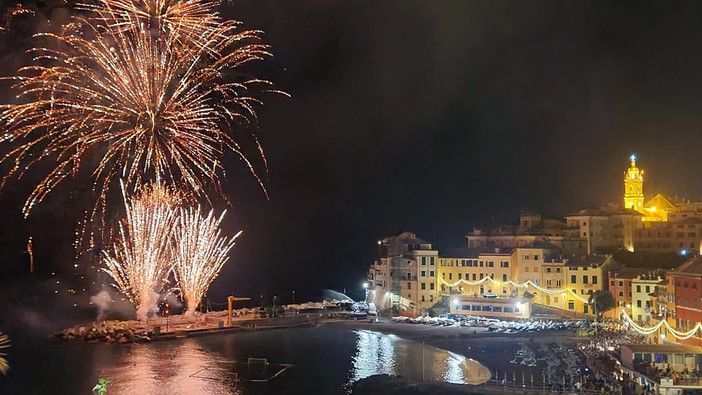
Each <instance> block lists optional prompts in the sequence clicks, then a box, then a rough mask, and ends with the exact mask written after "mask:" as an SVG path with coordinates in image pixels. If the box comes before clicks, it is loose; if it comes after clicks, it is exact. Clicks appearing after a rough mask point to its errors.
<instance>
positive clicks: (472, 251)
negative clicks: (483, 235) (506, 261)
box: [440, 247, 514, 259]
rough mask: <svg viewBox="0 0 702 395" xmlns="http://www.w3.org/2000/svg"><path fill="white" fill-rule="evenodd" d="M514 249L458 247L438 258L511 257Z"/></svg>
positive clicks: (448, 250) (450, 249)
mask: <svg viewBox="0 0 702 395" xmlns="http://www.w3.org/2000/svg"><path fill="white" fill-rule="evenodd" d="M512 251H514V248H509V247H476V248H468V247H459V248H449V249H447V250H446V251H445V252H442V253H441V254H440V256H441V257H442V258H470V259H476V258H478V257H479V256H480V255H495V254H500V255H511V254H512Z"/></svg>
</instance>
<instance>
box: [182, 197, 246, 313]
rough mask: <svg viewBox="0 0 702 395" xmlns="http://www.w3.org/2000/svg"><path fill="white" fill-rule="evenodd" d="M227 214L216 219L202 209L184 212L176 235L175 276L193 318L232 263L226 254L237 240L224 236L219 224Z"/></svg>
mask: <svg viewBox="0 0 702 395" xmlns="http://www.w3.org/2000/svg"><path fill="white" fill-rule="evenodd" d="M224 214H225V213H222V215H220V216H219V218H218V217H215V215H214V211H210V212H209V214H207V216H203V215H202V214H201V213H200V209H199V208H198V209H193V208H190V209H181V210H180V214H179V216H178V220H177V222H176V226H175V230H174V235H173V258H174V266H173V272H174V274H175V277H176V281H177V282H178V287H179V288H180V291H181V294H182V296H183V299H185V302H186V303H187V305H188V310H187V314H192V313H194V312H195V309H196V308H197V306H198V305H199V304H200V300H201V298H202V296H204V295H205V293H206V292H207V288H208V287H209V286H210V283H212V281H213V280H214V279H215V277H217V274H219V271H220V270H221V269H222V266H223V265H224V264H225V263H226V262H227V260H228V259H229V258H228V256H227V254H228V253H229V250H231V248H232V247H233V246H234V241H235V240H236V238H237V237H239V235H241V233H242V232H241V231H239V233H237V234H236V235H235V236H234V237H226V236H222V234H221V233H222V232H221V229H220V224H221V223H222V219H223V218H224Z"/></svg>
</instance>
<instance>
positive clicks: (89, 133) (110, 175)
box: [0, 0, 270, 226]
mask: <svg viewBox="0 0 702 395" xmlns="http://www.w3.org/2000/svg"><path fill="white" fill-rule="evenodd" d="M217 4H218V2H217V1H206V0H199V1H196V0H103V1H102V2H100V3H99V4H98V5H96V6H93V5H86V4H83V5H81V6H80V7H81V8H82V9H83V10H87V12H89V13H90V16H88V17H74V19H73V21H72V23H70V24H68V25H67V26H65V27H64V31H63V32H62V34H51V33H46V34H41V35H40V36H42V37H43V38H44V39H46V40H48V41H49V42H52V45H51V46H46V47H39V48H34V49H32V50H31V52H32V53H33V54H34V60H35V62H34V63H35V64H34V65H32V66H27V67H24V68H21V69H20V70H19V72H18V76H17V77H13V78H12V79H13V80H14V82H15V83H14V85H13V87H14V89H16V90H17V91H18V92H19V93H18V96H17V103H16V104H12V105H7V106H4V107H3V111H2V112H1V113H0V125H2V126H3V127H4V129H5V130H6V132H5V134H4V135H2V136H0V142H4V143H6V144H11V146H12V148H11V149H10V150H9V152H8V153H7V154H6V155H5V156H4V157H3V158H1V159H0V163H5V162H9V163H12V164H13V166H12V168H11V169H10V171H9V172H8V174H7V175H6V177H5V178H4V179H3V184H4V182H6V181H7V180H8V179H11V178H12V177H17V178H21V177H22V176H23V175H24V174H25V173H26V172H27V171H28V170H30V169H32V168H35V167H37V165H40V164H42V165H44V166H47V165H48V166H50V167H51V170H50V171H49V172H48V174H47V175H46V176H45V177H44V178H43V179H42V180H41V181H40V182H39V183H38V184H37V185H36V186H35V188H34V190H33V191H32V193H31V194H30V195H29V197H28V199H27V200H26V202H25V204H24V207H23V213H24V214H25V216H27V215H29V213H30V212H31V210H32V208H33V207H34V206H35V205H36V204H38V203H40V202H42V201H43V200H44V199H45V198H46V196H47V195H48V194H50V193H51V192H52V190H54V188H55V187H56V186H57V185H58V184H60V183H61V182H62V181H63V180H64V179H66V178H67V177H69V176H75V175H77V174H78V173H79V170H81V169H82V168H87V169H88V171H89V172H90V174H91V177H92V180H93V192H94V195H95V204H94V205H93V208H92V209H91V210H90V211H89V212H88V213H87V214H86V219H85V220H84V222H83V225H84V226H87V225H88V224H89V223H91V222H93V221H94V220H95V219H96V218H99V217H102V216H104V213H105V205H106V201H107V194H108V192H109V190H110V186H111V185H113V183H114V182H116V179H118V178H121V179H123V180H125V183H126V184H127V187H128V188H131V187H133V186H134V185H136V184H138V183H139V182H149V181H157V182H163V183H165V184H168V185H174V184H177V185H178V186H179V188H182V189H183V190H185V191H187V192H189V193H191V194H192V195H193V196H195V197H198V198H205V199H207V200H209V195H208V191H211V190H215V191H221V188H220V180H221V179H222V178H223V177H224V170H223V165H222V157H223V156H224V154H225V153H227V152H233V153H235V154H237V155H238V156H239V158H240V159H242V161H243V162H244V163H245V164H246V166H248V168H249V169H250V171H251V173H252V174H253V175H254V177H256V179H257V180H258V182H259V184H260V185H261V187H262V188H263V189H264V191H265V188H264V185H263V182H262V181H261V179H260V177H259V176H258V173H257V171H256V170H255V168H254V166H253V164H252V162H251V161H250V160H249V158H248V157H247V155H246V154H245V153H244V150H243V149H242V147H241V146H240V145H239V143H238V141H237V140H236V139H235V138H234V136H233V135H232V130H233V129H234V128H235V125H236V124H238V123H239V122H241V121H244V122H249V121H251V120H254V119H255V117H256V113H255V110H254V107H255V105H256V104H260V103H261V102H260V100H259V99H258V98H256V97H255V94H253V93H252V92H253V91H254V90H252V87H262V88H263V90H266V89H267V88H266V87H268V86H269V85H270V83H269V82H268V81H264V80H260V79H248V80H239V81H228V80H227V79H226V78H225V77H224V75H225V71H226V70H228V69H232V68H233V69H237V68H239V67H241V66H242V65H244V64H246V63H249V62H251V61H254V60H261V59H263V58H265V57H267V56H270V53H269V52H268V47H267V46H266V45H263V44H261V43H260V32H259V31H238V30H237V28H236V26H237V22H235V21H223V20H222V19H221V18H220V16H219V15H218V14H217V13H216V12H214V10H213V7H214V6H215V5H217ZM185 42H188V43H191V42H194V43H196V44H190V45H184V44H183V43H185ZM238 74H240V73H238ZM253 143H254V144H255V145H256V146H257V149H258V152H260V155H261V157H262V159H263V164H264V166H265V165H266V163H265V156H263V151H262V150H261V148H260V146H259V145H258V140H257V139H256V138H255V137H254V138H253ZM89 155H97V156H98V157H99V158H101V159H100V160H99V161H91V160H87V158H88V156H89ZM96 162H97V163H96Z"/></svg>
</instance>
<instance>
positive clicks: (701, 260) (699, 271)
mask: <svg viewBox="0 0 702 395" xmlns="http://www.w3.org/2000/svg"><path fill="white" fill-rule="evenodd" d="M668 274H671V275H676V274H679V275H694V276H702V257H699V256H697V257H694V258H691V259H690V260H688V261H687V262H685V263H683V264H682V265H680V266H678V267H676V268H675V269H673V270H669V271H668Z"/></svg>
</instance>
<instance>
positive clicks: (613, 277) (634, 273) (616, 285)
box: [608, 267, 651, 317]
mask: <svg viewBox="0 0 702 395" xmlns="http://www.w3.org/2000/svg"><path fill="white" fill-rule="evenodd" d="M650 271H651V270H649V269H644V268H636V267H625V268H622V269H620V270H617V271H613V272H609V292H611V293H612V296H614V300H615V301H616V304H617V309H612V310H610V311H608V313H610V314H609V315H610V316H612V317H618V316H619V312H620V311H621V310H620V309H621V308H625V309H627V314H629V315H630V316H631V297H632V292H631V282H632V280H633V279H635V278H637V277H638V276H640V275H644V274H647V273H649V272H650Z"/></svg>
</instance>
